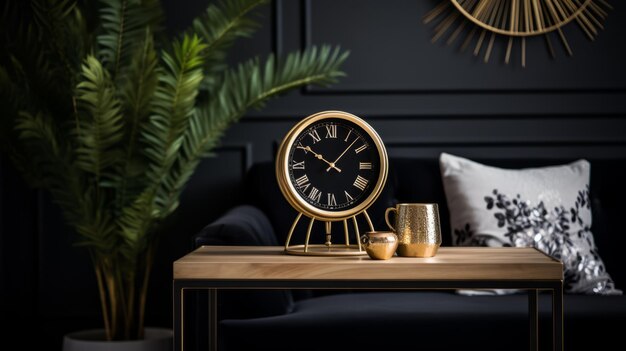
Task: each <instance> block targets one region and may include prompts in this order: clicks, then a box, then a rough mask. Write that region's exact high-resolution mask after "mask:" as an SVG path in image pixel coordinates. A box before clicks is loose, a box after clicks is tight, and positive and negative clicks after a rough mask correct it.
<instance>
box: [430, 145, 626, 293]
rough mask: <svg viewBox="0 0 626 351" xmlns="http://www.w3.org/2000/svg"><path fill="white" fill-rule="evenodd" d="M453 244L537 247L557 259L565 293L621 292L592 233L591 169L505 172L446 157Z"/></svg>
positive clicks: (584, 165) (581, 164)
mask: <svg viewBox="0 0 626 351" xmlns="http://www.w3.org/2000/svg"><path fill="white" fill-rule="evenodd" d="M440 163H441V164H440V166H441V174H442V177H443V184H444V189H445V192H446V197H447V202H448V206H449V209H450V223H451V224H450V226H451V228H452V229H453V232H452V234H453V240H454V241H453V242H454V244H456V245H480V246H519V247H536V248H537V249H539V250H541V251H543V252H545V253H546V254H548V255H550V256H552V257H554V258H556V259H558V260H561V261H562V262H563V266H564V276H565V290H566V291H568V292H572V293H587V294H616V293H617V294H619V293H621V292H620V291H619V290H616V289H615V287H614V283H613V281H612V280H611V277H610V276H609V274H608V273H607V272H606V269H605V266H604V262H603V261H602V258H601V257H600V255H599V253H598V250H597V248H596V246H595V243H594V238H593V234H592V232H591V219H592V216H591V201H590V197H589V184H590V164H589V162H588V161H586V160H578V161H575V162H571V163H568V164H564V165H554V166H550V167H534V168H524V169H504V168H498V167H492V166H487V165H484V164H481V163H478V162H474V161H472V160H469V159H466V158H463V157H458V156H453V155H450V154H446V153H443V154H441V156H440Z"/></svg>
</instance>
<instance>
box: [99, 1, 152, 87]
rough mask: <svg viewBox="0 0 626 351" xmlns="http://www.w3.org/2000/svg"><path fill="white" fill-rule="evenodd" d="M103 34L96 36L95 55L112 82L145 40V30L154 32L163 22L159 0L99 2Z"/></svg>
mask: <svg viewBox="0 0 626 351" xmlns="http://www.w3.org/2000/svg"><path fill="white" fill-rule="evenodd" d="M100 1H101V2H102V3H103V5H104V6H103V7H102V8H101V9H100V20H101V22H102V29H103V33H102V34H100V35H98V38H97V41H98V53H99V56H100V59H101V60H102V63H103V65H104V66H105V67H106V68H107V69H108V70H109V71H110V72H111V75H112V76H113V78H114V79H116V78H117V75H118V73H119V72H120V70H121V69H122V68H123V67H125V66H126V65H128V64H129V63H130V62H131V60H132V56H133V53H134V52H135V50H134V49H133V48H134V47H135V45H137V43H141V42H143V41H144V39H145V33H146V28H148V29H149V30H150V31H152V32H155V30H157V24H158V23H159V22H160V21H161V19H162V10H161V6H160V3H159V1H158V0H100Z"/></svg>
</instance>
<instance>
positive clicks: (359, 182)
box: [352, 176, 369, 191]
mask: <svg viewBox="0 0 626 351" xmlns="http://www.w3.org/2000/svg"><path fill="white" fill-rule="evenodd" d="M368 182H369V180H367V179H365V178H363V177H361V176H357V177H356V179H355V180H354V184H352V185H354V186H355V187H357V188H359V189H361V191H363V190H365V187H366V186H367V183H368Z"/></svg>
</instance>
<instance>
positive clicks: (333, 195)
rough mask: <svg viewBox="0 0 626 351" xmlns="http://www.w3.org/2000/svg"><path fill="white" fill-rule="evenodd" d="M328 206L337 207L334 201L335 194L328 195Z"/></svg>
mask: <svg viewBox="0 0 626 351" xmlns="http://www.w3.org/2000/svg"><path fill="white" fill-rule="evenodd" d="M327 203H328V206H337V200H336V199H335V194H331V193H328V201H327Z"/></svg>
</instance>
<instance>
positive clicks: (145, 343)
mask: <svg viewBox="0 0 626 351" xmlns="http://www.w3.org/2000/svg"><path fill="white" fill-rule="evenodd" d="M173 337H174V333H173V332H172V330H171V329H165V328H146V329H145V338H144V339H143V340H125V341H106V340H105V339H106V337H105V331H104V329H90V330H82V331H77V332H73V333H69V334H66V335H65V337H64V338H63V351H172V345H173Z"/></svg>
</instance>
